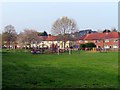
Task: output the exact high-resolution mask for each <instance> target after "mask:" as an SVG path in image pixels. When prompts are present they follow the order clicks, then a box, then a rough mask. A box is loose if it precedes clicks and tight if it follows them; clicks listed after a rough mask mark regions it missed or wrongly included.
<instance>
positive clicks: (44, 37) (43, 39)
mask: <svg viewBox="0 0 120 90" xmlns="http://www.w3.org/2000/svg"><path fill="white" fill-rule="evenodd" d="M47 37H48V36H38V38H39V39H41V40H42V41H45V40H46V39H47Z"/></svg>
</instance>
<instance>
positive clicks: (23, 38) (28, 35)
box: [17, 29, 39, 47]
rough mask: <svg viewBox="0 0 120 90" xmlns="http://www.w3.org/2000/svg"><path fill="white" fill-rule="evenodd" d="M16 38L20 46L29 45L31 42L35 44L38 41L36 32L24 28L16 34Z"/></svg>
mask: <svg viewBox="0 0 120 90" xmlns="http://www.w3.org/2000/svg"><path fill="white" fill-rule="evenodd" d="M17 40H18V42H19V44H20V45H21V46H23V45H25V46H26V45H29V46H30V45H31V44H37V43H38V42H39V39H38V32H37V31H35V30H32V29H25V30H24V32H21V33H20V34H19V35H18V38H17ZM30 47H31V46H30Z"/></svg>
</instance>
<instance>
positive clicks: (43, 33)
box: [38, 31, 48, 36]
mask: <svg viewBox="0 0 120 90" xmlns="http://www.w3.org/2000/svg"><path fill="white" fill-rule="evenodd" d="M38 36H48V34H47V32H46V31H44V32H42V33H38Z"/></svg>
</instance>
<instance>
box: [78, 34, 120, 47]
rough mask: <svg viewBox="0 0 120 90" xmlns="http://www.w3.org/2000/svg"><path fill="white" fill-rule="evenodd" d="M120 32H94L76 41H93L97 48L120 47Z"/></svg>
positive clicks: (83, 42)
mask: <svg viewBox="0 0 120 90" xmlns="http://www.w3.org/2000/svg"><path fill="white" fill-rule="evenodd" d="M119 36H120V33H118V32H109V33H93V34H86V35H83V36H81V37H79V39H78V40H77V41H76V44H79V45H80V44H85V43H89V42H93V43H95V45H96V48H99V47H101V48H106V49H119V48H120V37H119Z"/></svg>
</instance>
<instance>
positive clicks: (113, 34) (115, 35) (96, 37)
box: [83, 32, 119, 40]
mask: <svg viewBox="0 0 120 90" xmlns="http://www.w3.org/2000/svg"><path fill="white" fill-rule="evenodd" d="M118 37H119V35H118V32H110V33H93V34H87V35H86V36H85V37H84V38H83V39H84V40H100V39H110V38H118Z"/></svg>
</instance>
